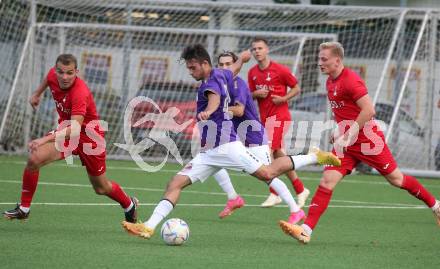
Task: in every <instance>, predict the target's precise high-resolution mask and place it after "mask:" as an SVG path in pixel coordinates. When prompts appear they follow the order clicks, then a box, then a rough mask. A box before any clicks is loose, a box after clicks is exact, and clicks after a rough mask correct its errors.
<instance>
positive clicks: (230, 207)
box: [218, 195, 244, 219]
mask: <svg viewBox="0 0 440 269" xmlns="http://www.w3.org/2000/svg"><path fill="white" fill-rule="evenodd" d="M243 206H244V200H243V198H241V196H240V195H239V196H237V198H235V199H232V200H228V202H227V203H226V206H225V208H224V209H223V210H222V212H220V214H218V216H219V217H220V218H221V219H223V218H226V217H227V216H230V215H232V213H233V212H234V210H235V209H238V208H240V207H243Z"/></svg>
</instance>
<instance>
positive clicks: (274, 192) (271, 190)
mask: <svg viewBox="0 0 440 269" xmlns="http://www.w3.org/2000/svg"><path fill="white" fill-rule="evenodd" d="M269 191H270V192H271V193H273V194H275V195H277V196H278V193H277V192H276V191H275V190H274V189H272V187H269Z"/></svg>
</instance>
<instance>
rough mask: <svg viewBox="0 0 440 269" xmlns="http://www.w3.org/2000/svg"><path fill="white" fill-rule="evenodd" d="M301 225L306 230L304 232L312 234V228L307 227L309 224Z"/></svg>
mask: <svg viewBox="0 0 440 269" xmlns="http://www.w3.org/2000/svg"><path fill="white" fill-rule="evenodd" d="M301 227H303V229H304V231H306V233H308V234H309V235H312V232H313V230H312V228H310V227H309V225H307V224H302V225H301Z"/></svg>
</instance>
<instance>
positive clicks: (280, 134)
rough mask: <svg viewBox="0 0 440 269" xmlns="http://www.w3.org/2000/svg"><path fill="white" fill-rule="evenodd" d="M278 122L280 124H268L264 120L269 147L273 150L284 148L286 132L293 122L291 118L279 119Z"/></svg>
mask: <svg viewBox="0 0 440 269" xmlns="http://www.w3.org/2000/svg"><path fill="white" fill-rule="evenodd" d="M278 122H279V123H280V126H276V125H275V126H267V125H266V124H265V122H263V124H264V127H265V128H266V132H267V138H268V142H269V147H270V148H271V149H272V150H277V149H281V148H284V134H285V133H286V132H287V131H288V130H289V127H290V124H291V121H290V120H279V121H277V123H278Z"/></svg>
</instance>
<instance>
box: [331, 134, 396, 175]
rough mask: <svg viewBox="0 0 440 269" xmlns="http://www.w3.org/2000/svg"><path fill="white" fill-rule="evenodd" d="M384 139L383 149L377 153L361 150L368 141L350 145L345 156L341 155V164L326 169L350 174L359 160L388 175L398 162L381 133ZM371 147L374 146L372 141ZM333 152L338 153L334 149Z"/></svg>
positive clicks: (381, 135)
mask: <svg viewBox="0 0 440 269" xmlns="http://www.w3.org/2000/svg"><path fill="white" fill-rule="evenodd" d="M379 136H380V137H381V138H382V141H383V149H382V151H380V152H378V153H377V154H373V155H368V154H364V153H363V152H362V150H361V145H362V143H367V142H356V143H355V144H354V145H352V146H349V147H348V148H347V151H344V157H342V158H341V157H339V158H340V159H341V162H342V163H341V166H339V167H336V166H326V167H325V168H324V171H327V170H336V171H338V172H340V173H341V174H342V175H344V176H345V175H348V174H350V173H351V171H352V170H353V168H355V167H356V165H358V163H359V162H363V163H366V164H368V165H369V166H371V167H373V168H375V169H376V170H377V171H378V172H379V173H380V174H381V175H384V176H385V175H388V174H390V173H391V172H393V171H394V170H395V169H396V168H397V163H396V161H395V160H394V157H393V155H392V154H391V151H390V149H389V148H388V146H387V144H386V143H385V142H384V141H385V138H384V137H383V134H379ZM370 145H371V148H372V146H373V144H372V142H371V141H370ZM333 153H334V154H336V152H335V150H334V149H333Z"/></svg>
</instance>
